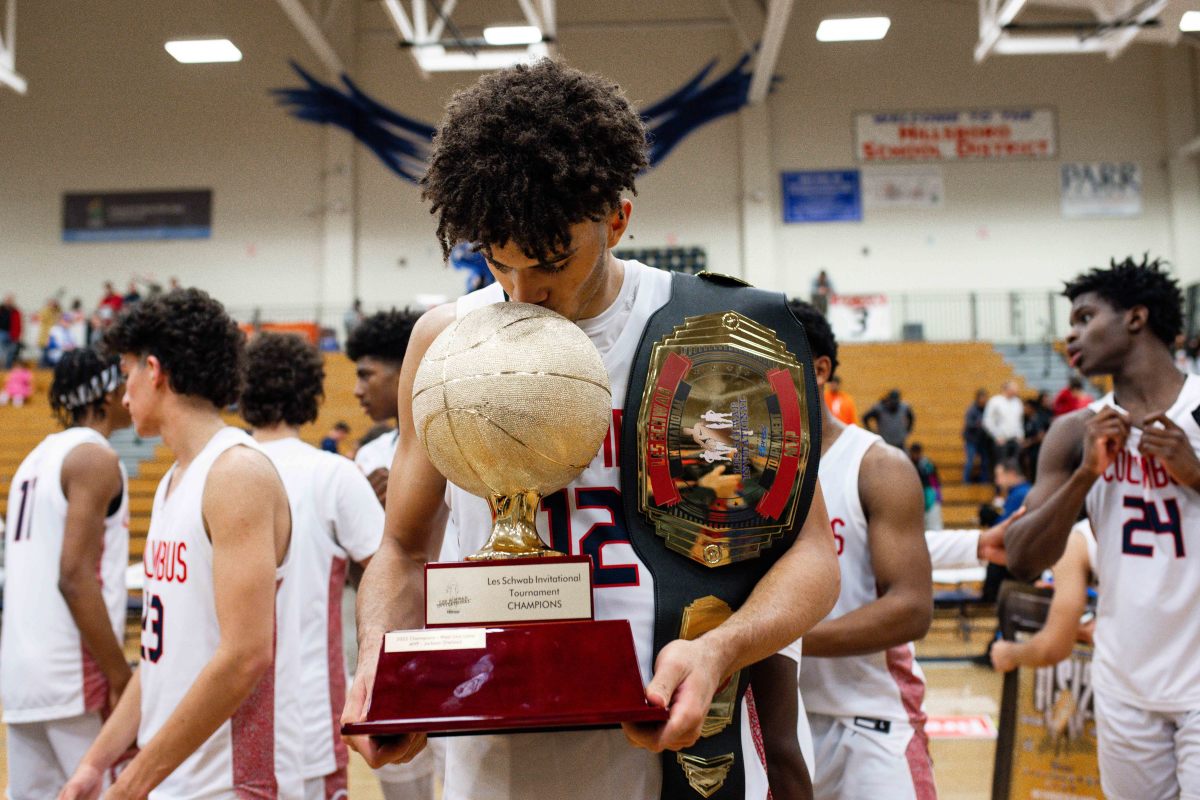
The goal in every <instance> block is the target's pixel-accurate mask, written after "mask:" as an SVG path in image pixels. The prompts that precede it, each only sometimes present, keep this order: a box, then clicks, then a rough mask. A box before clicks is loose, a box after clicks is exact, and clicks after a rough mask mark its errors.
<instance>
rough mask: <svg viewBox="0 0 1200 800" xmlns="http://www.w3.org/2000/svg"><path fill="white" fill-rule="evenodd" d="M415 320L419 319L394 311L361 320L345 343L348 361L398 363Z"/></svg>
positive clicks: (411, 314) (409, 314) (402, 356)
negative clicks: (367, 358)
mask: <svg viewBox="0 0 1200 800" xmlns="http://www.w3.org/2000/svg"><path fill="white" fill-rule="evenodd" d="M417 318H418V315H417V314H414V313H412V312H411V311H397V310H396V309H394V308H393V309H392V310H391V311H380V312H378V313H376V314H372V315H371V316H369V317H366V318H364V319H363V321H362V322H360V323H358V324H357V325H355V326H354V330H352V331H351V332H350V336H349V338H347V339H346V355H347V356H349V357H350V360H351V361H358V360H359V359H360V358H362V357H363V356H369V357H370V358H377V359H379V360H380V361H391V362H393V363H395V364H399V363H401V362H402V361H404V351H405V350H407V349H408V338H409V337H410V336H411V335H412V329H413V325H415V324H416V322H417Z"/></svg>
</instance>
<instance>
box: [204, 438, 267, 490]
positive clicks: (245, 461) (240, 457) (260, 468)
mask: <svg viewBox="0 0 1200 800" xmlns="http://www.w3.org/2000/svg"><path fill="white" fill-rule="evenodd" d="M272 480H274V481H278V480H279V473H278V471H277V470H276V468H275V463H274V462H273V461H272V460H271V457H270V456H269V455H267V453H266V451H265V450H263V449H262V448H260V447H257V446H255V445H254V443H253V441H252V440H248V441H246V442H238V443H236V444H233V445H231V446H230V447H227V448H226V449H225V450H223V451H222V452H221V453H219V454H218V455H217V457H216V458H215V459H213V462H212V466H211V467H210V468H209V470H208V481H207V485H208V487H209V488H211V487H212V486H213V485H214V484H218V485H219V484H231V485H234V486H237V485H239V484H240V485H243V486H244V487H245V488H246V489H250V488H252V487H256V486H257V487H261V486H262V485H263V482H264V481H266V482H270V481H272Z"/></svg>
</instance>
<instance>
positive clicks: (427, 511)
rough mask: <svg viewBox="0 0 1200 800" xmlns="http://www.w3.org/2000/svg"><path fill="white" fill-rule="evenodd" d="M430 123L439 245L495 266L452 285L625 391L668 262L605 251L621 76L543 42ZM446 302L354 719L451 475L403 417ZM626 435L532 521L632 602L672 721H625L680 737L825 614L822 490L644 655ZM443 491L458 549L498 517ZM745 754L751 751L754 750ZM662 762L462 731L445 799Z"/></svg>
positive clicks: (408, 595) (636, 144)
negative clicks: (718, 618)
mask: <svg viewBox="0 0 1200 800" xmlns="http://www.w3.org/2000/svg"><path fill="white" fill-rule="evenodd" d="M435 142H436V145H435V148H434V152H433V154H432V156H431V160H430V167H429V170H428V171H427V173H426V175H425V178H424V179H423V185H424V188H425V197H426V198H427V199H428V200H430V201H431V203H432V206H433V210H434V213H435V214H437V216H438V236H439V240H440V242H441V244H442V246H443V249H444V251H445V252H449V249H450V248H451V247H452V246H453V245H454V244H456V243H457V242H459V241H468V242H478V243H480V245H479V246H480V250H481V252H482V253H483V254H484V256H485V258H486V259H487V263H488V267H489V269H490V270H491V271H492V274H493V275H495V277H496V280H497V286H496V287H494V288H491V287H489V288H488V289H483V290H481V291H480V292H477V293H474V294H472V295H470V296H468V298H466V299H465V300H464V301H463V303H464V304H474V303H486V302H495V301H501V300H503V299H504V298H505V296H506V295H507V296H508V297H510V298H511V299H513V300H515V301H521V302H528V303H536V304H538V305H541V306H543V307H546V308H549V309H551V310H553V311H556V312H557V313H559V314H561V315H563V316H565V317H566V318H567V319H570V320H574V321H576V322H577V323H578V324H579V325H580V327H581V328H582V329H583V330H584V331H585V332H586V333H588V335H589V336H590V337H591V339H592V342H593V343H594V344H595V345H596V347H597V349H598V350H599V351H600V352H601V354H602V357H603V358H604V361H605V365H606V367H607V368H608V374H609V381H610V384H611V386H612V390H613V396H614V398H617V400H616V402H617V403H618V404H619V403H620V402H621V398H623V397H624V395H625V388H626V386H627V384H628V382H629V378H630V375H629V372H630V369H631V364H632V357H633V353H634V351H635V346H636V343H637V340H638V339H640V337H641V334H642V331H643V329H644V327H645V324H646V321H647V319H648V317H649V315H650V314H651V313H653V311H655V310H656V309H657V308H659V307H660V306H662V305H663V303H664V302H665V301H666V299H667V289H668V286H669V276H668V275H665V274H662V273H659V272H657V271H655V270H653V269H650V268H648V267H645V266H643V265H640V264H637V263H636V262H622V261H620V260H618V259H617V258H615V257H614V256H613V254H612V248H613V247H615V246H616V245H617V243H618V242H619V241H620V239H621V237H622V236H623V235H624V233H625V231H626V229H627V227H628V225H629V220H630V214H631V213H632V209H633V206H632V203H631V202H630V201H629V200H628V199H624V198H622V196H621V195H622V192H624V191H626V190H632V189H633V185H634V179H635V177H636V176H637V174H638V173H639V172H640V171H641V170H642V169H643V168H644V167H645V166H646V141H645V130H644V127H643V125H642V123H641V120H640V119H639V117H638V115H637V113H636V111H634V110H633V109H632V108H631V106H630V104H629V102H628V101H627V100H626V99H625V97H624V96H623V95H622V94H621V93H620V90H619V89H618V88H617V87H616V86H614V85H613V84H611V83H609V82H607V81H605V80H603V79H602V78H599V77H597V76H592V75H586V74H583V73H581V72H578V71H576V70H573V69H570V68H569V67H566V66H564V65H562V64H560V63H557V62H554V61H550V60H545V61H540V62H538V63H536V64H534V65H529V66H520V67H515V68H512V69H507V70H500V71H497V72H493V73H489V74H487V75H485V76H484V77H483V78H481V79H480V81H479V82H478V83H477V84H476V85H475V86H474V87H472V88H470V89H467V90H466V91H464V92H461V93H459V94H458V95H456V96H455V98H454V99H453V100H452V101H451V102H450V106H449V109H448V115H447V118H446V121H445V122H444V123H443V125H442V128H441V130H440V131H439V133H438V136H437V138H436V139H435ZM457 310H458V309H457V308H456V306H455V305H447V306H442V307H440V308H437V309H434V310H433V311H431V312H429V313H427V314H425V315H424V316H423V317H422V318H421V320H420V321H419V322H418V323H417V326H416V328H415V329H414V331H413V336H412V343H411V344H410V346H409V349H408V354H407V355H406V356H405V360H404V368H403V370H402V372H401V376H400V394H399V400H400V406H399V407H400V445H399V449H398V451H397V453H396V461H395V467H394V469H393V475H394V476H396V477H395V478H394V479H393V480H391V481H390V482H389V485H388V494H389V501H388V508H387V522H386V525H385V534H384V539H383V544H382V545H381V546H380V549H379V553H378V554H377V555H376V556H375V558H374V559H372V561H371V565H370V567H369V568H368V569H367V572H366V575H365V576H364V579H363V583H362V587H361V590H360V600H359V638H360V641H361V643H362V644H361V649H360V652H359V662H358V673H357V675H356V676H355V680H354V685H353V686H352V688H351V692H350V697H349V699H348V701H347V706H346V713H345V715H344V717H343V719H345V720H347V721H350V720H359V719H361V718H362V714H363V708H364V704H365V702H366V699H367V694H368V691H369V689H370V687H371V685H372V683H373V679H374V674H375V666H376V661H377V657H378V652H379V648H380V643H381V639H382V636H383V634H384V632H385V631H388V630H393V629H396V628H411V627H417V626H419V625H420V622H421V618H422V607H423V597H422V594H423V592H422V589H423V583H422V580H421V568H422V566H423V564H424V563H425V562H426V561H428V560H430V559H432V558H433V557H434V556H435V555H436V553H437V551H438V546H439V541H438V540H439V539H440V531H441V524H440V519H438V518H439V516H440V511H441V509H442V506H443V494H444V492H445V487H446V482H445V479H444V478H443V477H442V476H441V475H440V474H439V473H438V472H437V470H436V469H434V467H433V466H432V465H431V464H430V463H429V460H428V458H427V457H426V455H425V453H424V452H423V450H422V448H421V445H420V442H419V441H418V440H417V438H416V436H415V435H414V434H413V428H412V417H411V399H410V398H411V393H412V386H413V376H414V375H415V373H416V370H417V366H418V364H419V363H420V361H421V358H422V356H423V354H424V353H425V351H426V349H427V348H428V347H429V344H430V342H431V341H432V340H433V339H434V338H435V337H436V336H437V335H438V334H439V333H440V332H441V331H442V330H444V329H445V328H446V327H447V326H448V325H449V324H450V323H451V322H452V321H453V320H454V318H455V316H456V313H457ZM614 423H617V424H619V420H614ZM615 428H616V424H614V429H615ZM619 441H620V437H619V436H616V435H615V434H610V436H609V438H608V440H607V446H602V447H601V448H600V451H599V452H598V453H597V455H596V457H595V459H594V460H593V461H592V463H591V464H590V465H589V466H588V468H587V469H586V470H585V471H584V472H583V474H582V475H581V476H580V478H579V479H577V481H576V482H574V483H573V484H572V487H571V488H569V489H568V491H566V492H563V493H561V494H559V495H553V496H551V497H550V498H547V500H548V502H547V503H546V504H545V506H544V507H545V508H546V509H548V511H547V513H548V514H553V515H555V517H554V519H543V521H542V524H543V525H545V526H546V527H547V530H548V532H549V533H550V536H549V537H548V538H549V539H550V540H551V541H555V542H564V543H567V544H568V545H569V547H570V549H571V552H573V553H576V552H586V553H589V554H591V555H592V557H593V559H594V561H593V565H594V569H595V573H594V574H595V582H596V589H595V602H596V616H597V617H598V618H604V617H608V618H623V619H627V620H629V621H630V623H631V626H632V628H633V631H634V639H635V646H636V649H637V653H638V660H639V664H640V666H641V667H642V671H643V675H644V676H645V677H648V678H650V681H649V685H648V687H647V690H646V692H647V697H648V698H649V699H650V701H651V702H653V703H655V704H657V705H660V706H664V707H667V708H669V711H670V718H669V719H668V721H667V722H665V723H663V724H657V725H647V726H632V725H631V726H626V728H625V730H624V733H625V736H627V737H628V739H629V740H630V741H631V742H632V743H634V744H636V745H638V746H640V747H642V748H645V749H646V750H649V751H653V752H659V751H662V750H664V749H669V750H677V749H679V748H682V747H687V746H690V745H691V744H692V743H694V742H695V741H696V740H697V738H698V737H699V734H700V726H701V722H702V719H703V717H704V714H705V712H706V711H707V709H708V707H709V705H710V703H711V700H712V697H713V694H714V692H715V691H716V689H717V687H718V686H719V685H720V684H721V682H722V681H723V680H724V678H726V677H727V676H729V675H730V674H731V673H732V672H733V671H734V670H736V669H739V668H742V667H745V666H747V665H749V664H752V663H754V662H756V661H759V660H761V659H763V658H765V657H767V656H769V655H770V654H772V653H774V652H776V651H777V650H779V649H780V648H781V647H783V646H784V645H786V644H787V643H788V642H790V641H793V640H794V639H796V638H797V637H798V636H800V635H801V634H802V633H803V632H804V631H805V630H807V629H808V628H809V627H811V626H812V625H813V624H815V623H816V622H817V620H819V619H820V618H822V617H823V616H824V615H825V614H826V613H828V611H829V609H830V608H832V605H833V601H834V599H835V596H836V593H837V569H836V556H835V554H834V552H833V547H832V540H831V537H830V535H829V529H828V524H829V523H828V518H827V517H826V515H825V506H824V502H823V501H822V500H821V495H820V491H819V489H818V491H817V492H816V494H815V496H814V500H813V503H812V507H811V509H810V511H809V514H808V517H807V519H806V520H804V521H803V523H802V524H801V530H799V531H798V532H797V533H798V535H797V538H796V540H795V543H794V544H793V545H792V547H791V548H790V549H789V550H788V552H786V553H785V554H783V556H782V557H781V558H780V560H779V561H778V562H776V564H775V565H774V567H772V569H771V570H770V571H769V572H768V573H767V575H766V576H765V577H764V579H763V580H762V581H761V582H760V583H759V585H758V587H757V588H756V589H755V590H754V592H753V593H752V594H751V595H750V597H749V599H748V600H747V601H746V602H745V603H744V604H743V605H742V606H741V608H739V609H738V610H737V611H736V612H735V613H734V614H733V616H732V617H730V618H729V620H727V621H726V622H725V623H724V624H722V625H720V626H718V627H717V628H715V629H713V630H712V631H710V632H709V633H706V634H704V635H703V636H701V637H699V638H698V639H695V640H693V641H675V642H671V643H669V644H668V645H667V646H666V647H664V648H663V649H662V650H661V651H660V652H659V653H658V655H657V658H656V659H655V661H654V663H653V664H651V663H650V660H651V657H652V652H653V648H652V642H651V630H652V621H651V617H652V615H653V609H654V605H653V600H652V594H651V592H652V588H653V587H652V585H651V580H652V577H651V575H650V574H649V572H648V571H647V570H646V569H645V566H644V565H643V564H641V563H640V561H639V559H638V558H637V555H636V553H635V552H634V551H633V549H632V547H631V546H630V545H629V544H628V543H627V541H628V536H627V534H626V532H625V531H624V530H623V523H624V516H623V513H622V512H621V510H620V506H619V497H620V496H619V491H618V490H617V489H615V488H614V487H617V486H620V483H619V481H618V480H617V478H618V477H619V474H620V473H619V470H620V468H621V465H622V463H624V465H625V466H626V468H630V467H629V464H630V461H629V456H624V457H623V456H622V454H621V453H620V451H619V449H618V448H617V447H616V445H617V443H618V442H619ZM623 458H624V461H623V460H622V459H623ZM635 463H636V462H635ZM401 469H403V472H402V473H401V472H400V470H401ZM400 475H402V476H403V479H402V480H400V479H396V478H399V476H400ZM451 502H452V505H453V506H454V515H455V517H457V523H458V530H459V540H460V548H461V551H464V552H470V551H471V550H473V549H476V548H477V547H478V544H477V542H478V543H481V542H482V538H481V537H483V536H484V535H485V533H486V530H487V527H488V525H483V526H479V525H478V522H479V521H482V520H484V519H487V520H488V522H489V524H490V515H489V514H488V512H487V510H486V509H487V505H486V503H485V502H484V501H482V500H480V499H478V498H473V497H472V498H470V504H469V505H468V504H467V503H466V502H462V503H460V502H459V497H458V493H457V492H455V491H452V492H451ZM589 531H590V533H591V535H587V534H588V533H589ZM397 587H401V588H400V590H399V591H397ZM597 688H598V690H600V689H602V687H597ZM758 701H759V703H760V705H761V704H762V703H765V702H770V699H769V698H763V697H759V698H758ZM532 743H536V744H537V745H538V746H537V747H531V746H530V745H531V744H532ZM354 746H355V747H356V748H358V749H359V750H360V752H362V753H363V754H364V755H365V756H366V757H367V760H368V761H369V762H371V763H373V764H378V763H383V762H388V761H393V760H397V759H400V760H403V759H406V758H410V757H411V756H412V755H413V754H414V753H416V752H418V751H419V750H420V749H421V748H422V747H423V746H424V737H423V736H405V737H397V738H395V739H374V738H367V737H355V739H354ZM753 761H754V760H753V759H750V758H747V759H746V761H745V763H746V766H747V767H749V766H750V765H751V763H752V762H753ZM659 765H660V760H659V759H658V758H657V757H656V756H654V755H652V754H651V753H646V752H641V751H638V750H635V749H633V748H632V747H631V746H630V744H629V743H628V742H627V741H626V740H625V738H624V737H622V735H621V733H620V732H619V731H588V732H573V733H561V732H560V733H551V734H521V735H510V736H504V737H501V736H496V737H455V738H454V740H453V741H451V742H450V744H449V753H448V756H447V769H446V787H445V792H446V797H447V798H450V799H451V800H460V798H467V797H489V798H501V799H502V798H515V797H535V796H539V797H571V798H577V799H580V800H588V798H606V799H610V798H614V797H616V798H622V800H644V799H648V798H652V797H657V796H658V795H659V792H660V786H661V781H662V775H661V769H660V766H659ZM749 777H750V776H749V773H747V778H748V786H749ZM747 794H748V796H752V797H762V796H763V795H765V786H762V787H761V793H760V794H757V795H755V794H752V793H751V792H750V791H748V792H747Z"/></svg>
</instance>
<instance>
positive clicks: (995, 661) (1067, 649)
mask: <svg viewBox="0 0 1200 800" xmlns="http://www.w3.org/2000/svg"><path fill="white" fill-rule="evenodd" d="M1089 572H1090V568H1089V566H1088V554H1087V541H1086V540H1085V539H1084V537H1083V535H1082V534H1080V533H1077V532H1076V533H1072V534H1071V536H1070V538H1069V539H1068V540H1067V549H1066V552H1064V553H1063V557H1062V558H1060V559H1059V560H1058V563H1057V564H1055V565H1054V596H1053V597H1052V598H1051V600H1050V610H1049V612H1048V613H1047V615H1046V624H1045V626H1044V627H1043V628H1042V629H1041V630H1040V631H1038V632H1037V633H1036V634H1034V636H1033V637H1032V638H1030V639H1029V640H1028V641H1025V642H1009V641H998V642H996V643H995V644H993V645H992V650H991V657H992V666H993V667H995V668H996V669H997V670H999V671H1000V672H1008V671H1009V670H1012V669H1016V668H1017V667H1043V666H1049V665H1050V664H1057V663H1058V662H1060V661H1062V660H1063V659H1064V658H1066V657H1067V656H1069V655H1071V650H1072V649H1073V648H1074V647H1075V639H1076V634H1077V633H1078V631H1079V618H1080V617H1081V616H1083V612H1084V611H1085V610H1086V609H1087V587H1088V574H1089Z"/></svg>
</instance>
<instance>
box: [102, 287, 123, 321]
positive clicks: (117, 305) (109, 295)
mask: <svg viewBox="0 0 1200 800" xmlns="http://www.w3.org/2000/svg"><path fill="white" fill-rule="evenodd" d="M124 302H125V300H124V299H123V298H122V297H121V295H119V294H117V290H116V288H114V287H113V284H112V281H105V282H104V296H103V297H101V298H100V305H99V308H108V309H110V310H111V311H112V313H113V314H114V315H115V314H116V313H117V312H118V311H120V310H121V305H122V304H123V303H124Z"/></svg>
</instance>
